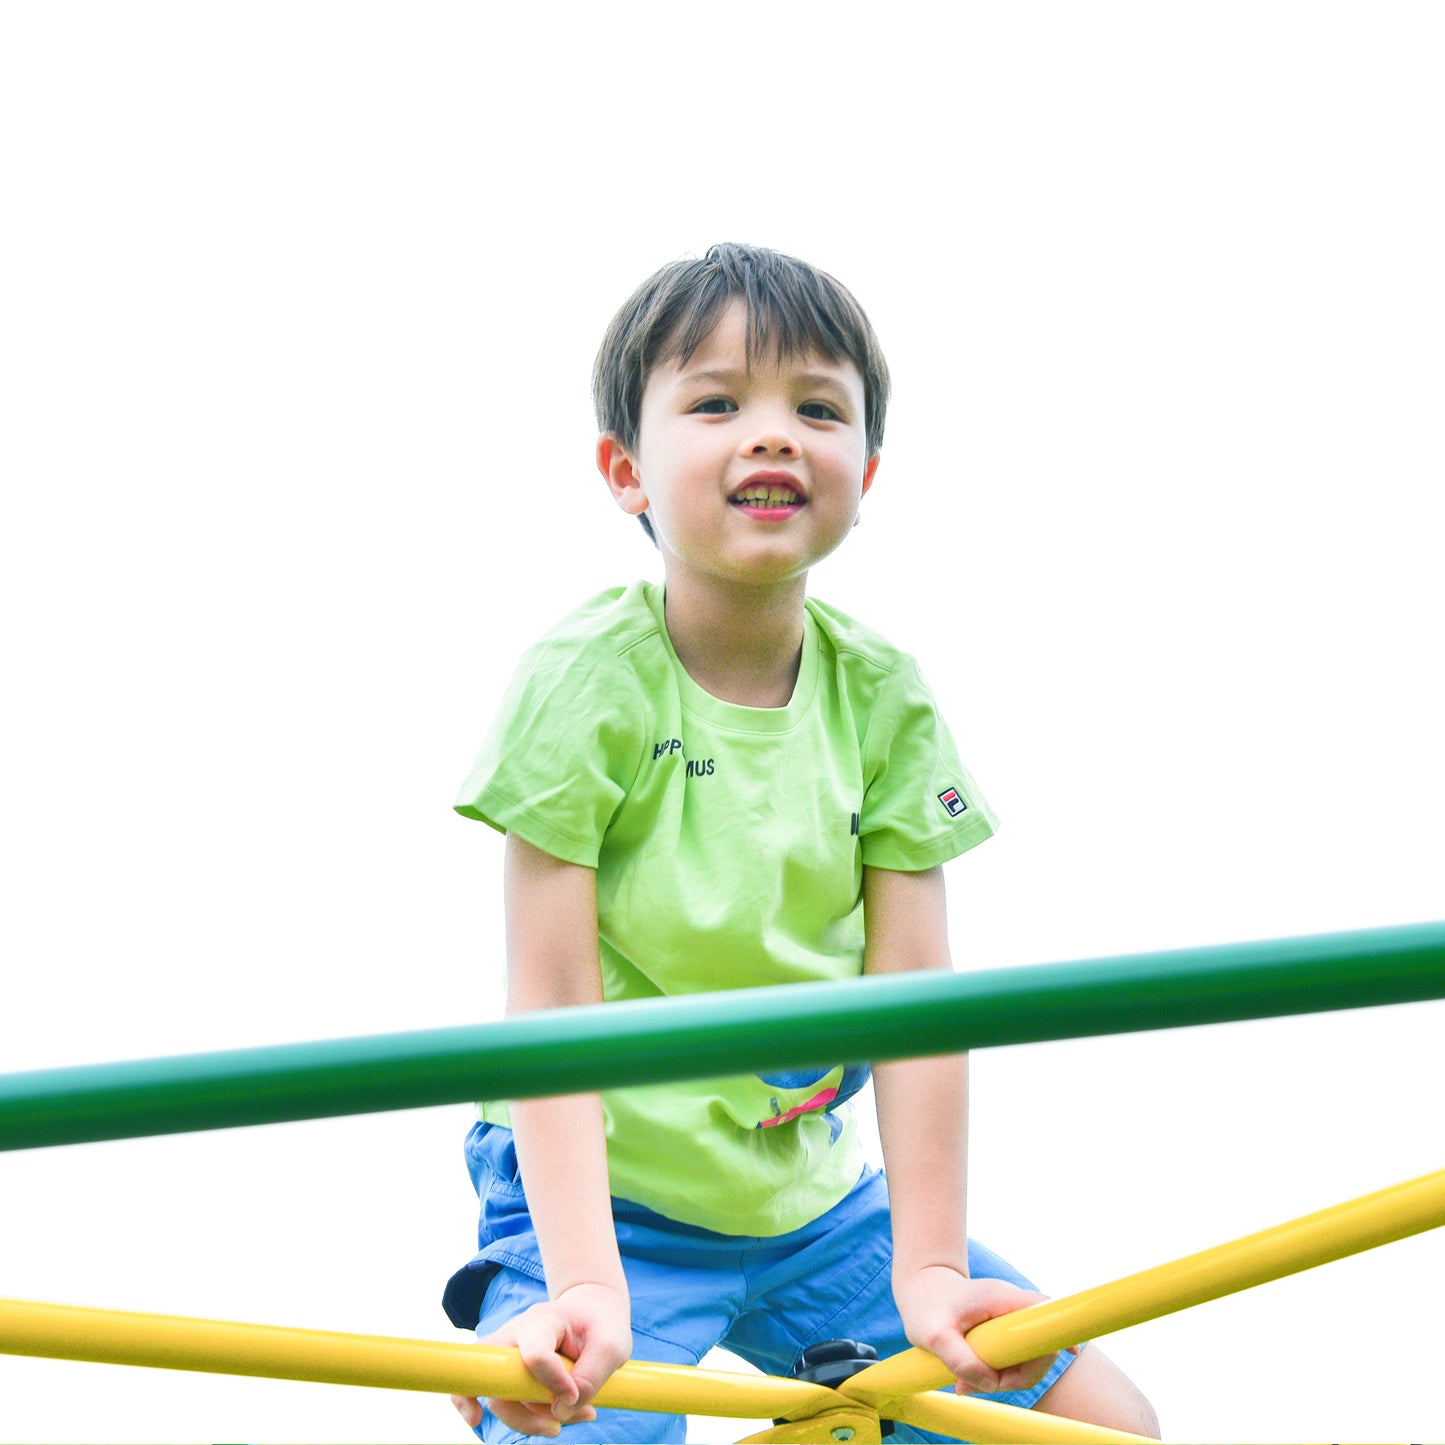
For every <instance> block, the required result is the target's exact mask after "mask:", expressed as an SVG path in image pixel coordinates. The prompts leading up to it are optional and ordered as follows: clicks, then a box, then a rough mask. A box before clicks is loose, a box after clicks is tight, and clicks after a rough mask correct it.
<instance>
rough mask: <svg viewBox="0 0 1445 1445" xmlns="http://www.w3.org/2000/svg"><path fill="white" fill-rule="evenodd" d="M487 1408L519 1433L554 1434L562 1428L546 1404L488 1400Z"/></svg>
mask: <svg viewBox="0 0 1445 1445" xmlns="http://www.w3.org/2000/svg"><path fill="white" fill-rule="evenodd" d="M487 1409H488V1410H490V1411H491V1412H492V1414H494V1415H495V1416H496V1417H497V1419H499V1420H500V1421H501V1422H502V1424H504V1425H506V1426H508V1427H509V1428H510V1429H513V1430H515V1431H516V1432H517V1434H519V1435H548V1436H553V1435H556V1434H557V1432H558V1431H559V1430H560V1429H561V1428H562V1427H561V1425H560V1424H559V1423H558V1421H557V1419H556V1417H555V1416H553V1414H552V1413H551V1411H550V1410H549V1408H548V1407H547V1406H546V1405H532V1404H528V1403H527V1402H526V1401H523V1400H488V1401H487Z"/></svg>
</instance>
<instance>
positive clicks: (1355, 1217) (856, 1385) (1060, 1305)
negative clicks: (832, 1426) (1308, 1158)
mask: <svg viewBox="0 0 1445 1445" xmlns="http://www.w3.org/2000/svg"><path fill="white" fill-rule="evenodd" d="M1442 1224H1445V1170H1440V1171H1439V1172H1437V1173H1434V1174H1425V1175H1422V1176H1421V1177H1420V1178H1419V1179H1411V1180H1407V1181H1406V1182H1405V1183H1403V1184H1395V1185H1392V1186H1391V1187H1390V1188H1388V1189H1381V1190H1378V1191H1376V1192H1375V1193H1373V1194H1363V1195H1361V1196H1360V1197H1359V1198H1358V1199H1350V1200H1347V1201H1346V1202H1345V1203H1343V1204H1336V1205H1332V1206H1331V1207H1330V1208H1329V1209H1322V1210H1320V1211H1318V1212H1317V1213H1315V1214H1307V1215H1304V1216H1303V1217H1302V1218H1300V1219H1293V1220H1290V1221H1289V1222H1288V1223H1286V1224H1277V1225H1275V1226H1273V1227H1272V1228H1270V1229H1264V1230H1261V1231H1260V1232H1259V1233H1257V1234H1248V1235H1245V1236H1244V1237H1243V1238H1242V1239H1236V1240H1233V1241H1231V1242H1230V1243H1228V1244H1221V1245H1216V1246H1215V1247H1214V1248H1213V1249H1206V1250H1201V1251H1200V1252H1199V1253H1198V1254H1190V1255H1186V1256H1185V1257H1184V1258H1183V1259H1177V1260H1174V1261H1172V1262H1171V1263H1169V1264H1161V1265H1157V1266H1155V1267H1154V1268H1153V1269H1146V1270H1143V1271H1141V1272H1140V1273H1138V1274H1131V1275H1127V1276H1126V1277H1125V1278H1123V1279H1119V1280H1115V1281H1113V1283H1111V1284H1101V1285H1097V1286H1095V1287H1094V1288H1093V1289H1087V1290H1084V1291H1082V1292H1081V1293H1079V1294H1074V1295H1069V1296H1067V1297H1066V1298H1064V1299H1057V1300H1049V1301H1048V1302H1047V1303H1045V1304H1039V1305H1031V1306H1030V1307H1029V1308H1028V1309H1023V1310H1018V1311H1016V1312H1015V1313H1013V1314H1010V1315H1000V1316H999V1317H998V1318H997V1319H992V1320H985V1321H984V1322H983V1324H981V1325H977V1326H975V1327H974V1328H973V1329H972V1330H970V1331H969V1333H968V1342H969V1344H970V1345H972V1346H973V1348H974V1350H975V1351H977V1353H978V1356H979V1358H980V1359H982V1360H985V1361H986V1362H987V1363H988V1364H990V1365H992V1366H993V1367H994V1368H995V1369H1002V1368H1003V1367H1004V1366H1006V1365H1017V1364H1019V1363H1021V1362H1022V1361H1024V1360H1031V1359H1033V1358H1034V1357H1035V1356H1036V1355H1048V1354H1053V1353H1054V1352H1055V1351H1056V1350H1062V1349H1066V1348H1067V1347H1068V1346H1069V1345H1074V1344H1078V1343H1079V1342H1080V1341H1081V1340H1091V1339H1094V1338H1096V1337H1097V1336H1099V1335H1106V1334H1109V1333H1111V1332H1112V1331H1114V1330H1122V1329H1127V1328H1128V1327H1129V1326H1130V1325H1138V1324H1143V1323H1144V1321H1145V1320H1152V1319H1158V1318H1159V1316H1161V1315H1167V1314H1172V1313H1173V1312H1174V1311H1176V1310H1182V1309H1188V1308H1189V1307H1190V1306H1191V1305H1197V1304H1203V1303H1205V1301H1207V1300H1212V1299H1220V1298H1221V1297H1223V1296H1224V1295H1227V1294H1235V1293H1237V1292H1238V1291H1240V1290H1244V1289H1249V1288H1251V1287H1252V1286H1254V1285H1257V1284H1266V1283H1268V1281H1270V1280H1272V1279H1281V1278H1283V1277H1284V1276H1285V1275H1287V1274H1297V1273H1298V1272H1299V1271H1300V1270H1303V1269H1311V1268H1313V1267H1314V1266H1315V1265H1318V1264H1328V1263H1329V1262H1330V1261H1331V1260H1335V1259H1344V1258H1345V1257H1346V1256H1347V1255H1351V1254H1359V1253H1361V1252H1362V1251H1364V1250H1367V1249H1374V1248H1375V1247H1376V1246H1377V1245H1381V1244H1389V1243H1391V1242H1392V1241H1394V1240H1397V1239H1405V1238H1407V1237H1408V1236H1410V1235H1412V1234H1420V1233H1423V1232H1424V1231H1425V1230H1427V1229H1435V1228H1437V1227H1438V1226H1440V1225H1442ZM952 1378H953V1377H952V1375H951V1374H950V1373H949V1371H948V1370H947V1368H946V1367H945V1366H943V1365H942V1364H940V1363H939V1361H938V1360H936V1359H935V1358H934V1357H933V1356H932V1355H930V1354H928V1353H927V1351H925V1350H917V1349H914V1350H905V1351H904V1352H903V1353H902V1354H898V1355H894V1356H892V1357H891V1358H889V1359H887V1360H882V1361H880V1362H879V1363H878V1364H876V1365H870V1366H869V1367H868V1369H866V1370H864V1371H862V1372H860V1373H859V1374H857V1375H855V1376H854V1377H853V1378H852V1379H851V1380H849V1381H848V1382H847V1384H846V1386H845V1387H843V1390H842V1393H845V1394H848V1395H850V1396H852V1397H853V1398H854V1399H858V1400H865V1401H867V1402H869V1403H870V1404H871V1403H876V1404H877V1405H878V1406H879V1409H880V1413H882V1414H884V1415H886V1414H887V1413H888V1410H889V1409H890V1408H891V1407H892V1402H893V1401H895V1400H896V1399H898V1398H899V1397H900V1396H904V1397H906V1396H910V1395H913V1394H916V1393H917V1392H918V1391H920V1390H927V1389H935V1388H937V1387H938V1386H940V1385H946V1384H947V1383H948V1382H949V1380H951V1379H952Z"/></svg>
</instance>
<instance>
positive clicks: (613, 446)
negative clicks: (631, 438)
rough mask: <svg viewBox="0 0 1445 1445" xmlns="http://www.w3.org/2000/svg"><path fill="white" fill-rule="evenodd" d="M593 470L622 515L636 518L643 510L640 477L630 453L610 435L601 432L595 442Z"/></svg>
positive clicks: (643, 499)
mask: <svg viewBox="0 0 1445 1445" xmlns="http://www.w3.org/2000/svg"><path fill="white" fill-rule="evenodd" d="M597 470H598V471H599V472H601V473H602V475H603V476H604V477H605V478H606V479H607V490H608V491H610V492H611V493H612V496H613V498H614V499H615V501H616V502H617V505H618V506H619V507H621V508H622V510H623V511H624V512H626V513H628V514H629V515H630V516H633V517H640V516H641V515H642V514H643V513H644V512H645V511H646V510H647V507H648V502H647V494H646V493H645V492H644V491H643V490H642V474H641V472H639V471H638V470H637V463H636V461H635V460H634V459H633V456H632V453H631V452H630V451H628V450H627V448H626V447H625V446H623V445H622V443H621V441H620V440H618V438H617V436H616V435H615V433H613V432H610V431H608V432H603V433H602V435H601V436H600V437H598V438H597Z"/></svg>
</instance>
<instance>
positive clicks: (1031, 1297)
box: [893, 1265, 1079, 1395]
mask: <svg viewBox="0 0 1445 1445" xmlns="http://www.w3.org/2000/svg"><path fill="white" fill-rule="evenodd" d="M893 1296H894V1299H895V1301H896V1302H897V1305H898V1312H899V1314H901V1315H902V1316H903V1328H904V1330H905V1332H906V1333H907V1335H908V1338H909V1340H910V1341H911V1342H912V1343H913V1344H915V1345H917V1346H918V1347H919V1348H920V1349H924V1350H927V1351H928V1352H929V1354H931V1355H937V1356H938V1358H939V1359H940V1360H941V1361H942V1362H943V1363H944V1364H945V1365H946V1366H947V1367H948V1368H949V1369H950V1370H952V1371H953V1376H954V1386H953V1388H954V1390H955V1391H956V1392H957V1393H958V1394H960V1395H972V1394H984V1395H992V1394H995V1393H996V1392H998V1391H1000V1390H1027V1389H1028V1388H1029V1386H1031V1385H1036V1384H1038V1382H1039V1381H1040V1380H1041V1379H1042V1378H1043V1377H1044V1375H1045V1374H1046V1373H1047V1372H1048V1369H1049V1366H1050V1365H1052V1364H1053V1362H1054V1356H1053V1355H1040V1356H1039V1357H1038V1358H1037V1359H1033V1360H1025V1361H1024V1363H1023V1364H1021V1365H1009V1366H1007V1367H1006V1368H1004V1369H1002V1370H995V1369H994V1368H993V1367H992V1366H991V1365H986V1364H984V1362H983V1361H982V1360H981V1359H979V1357H978V1356H977V1355H976V1354H974V1352H973V1351H972V1350H971V1349H970V1348H969V1346H968V1343H967V1342H966V1341H965V1340H964V1336H965V1335H966V1334H967V1333H968V1332H969V1331H970V1330H971V1329H972V1328H973V1327H974V1326H975V1325H978V1324H982V1323H983V1321H984V1320H991V1319H993V1318H994V1316H995V1315H1006V1314H1011V1313H1012V1312H1013V1311H1014V1310H1021V1309H1023V1308H1024V1307H1025V1306H1026V1305H1035V1304H1039V1303H1041V1302H1042V1301H1043V1300H1044V1299H1046V1298H1047V1296H1046V1295H1041V1294H1036V1293H1034V1292H1033V1291H1031V1290H1026V1289H1019V1288H1018V1287H1017V1286H1015V1285H1011V1284H1008V1283H1006V1282H1005V1281H1004V1280H1001V1279H970V1278H969V1276H968V1275H966V1274H960V1273H959V1272H958V1270H956V1269H950V1268H948V1267H946V1266H944V1265H928V1266H926V1267H924V1268H923V1269H919V1270H915V1271H914V1272H913V1273H911V1274H908V1275H905V1276H903V1277H902V1278H899V1279H895V1280H894V1282H893ZM1078 1351H1079V1346H1077V1345H1075V1346H1074V1347H1073V1348H1072V1351H1071V1353H1073V1354H1077V1353H1078Z"/></svg>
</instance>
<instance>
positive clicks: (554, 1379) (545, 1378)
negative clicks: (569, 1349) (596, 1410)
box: [517, 1314, 577, 1410]
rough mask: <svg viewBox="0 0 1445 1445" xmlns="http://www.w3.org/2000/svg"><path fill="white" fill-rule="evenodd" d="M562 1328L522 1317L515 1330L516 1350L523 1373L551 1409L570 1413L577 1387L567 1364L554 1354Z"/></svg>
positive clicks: (537, 1318)
mask: <svg viewBox="0 0 1445 1445" xmlns="http://www.w3.org/2000/svg"><path fill="white" fill-rule="evenodd" d="M563 1333H564V1330H563V1326H562V1325H561V1323H560V1322H559V1321H555V1320H548V1319H546V1318H545V1317H543V1316H541V1315H539V1314H533V1315H530V1316H524V1317H523V1318H522V1320H521V1322H520V1324H519V1325H518V1328H517V1351H518V1353H519V1354H520V1355H521V1356H522V1363H523V1364H524V1365H525V1366H526V1367H527V1373H528V1374H529V1375H531V1377H532V1378H533V1379H534V1380H536V1381H537V1383H538V1384H539V1385H541V1386H542V1388H543V1389H544V1390H546V1391H547V1392H548V1394H550V1395H551V1397H552V1401H551V1403H552V1407H553V1409H554V1410H555V1408H556V1407H557V1406H561V1407H562V1408H564V1409H567V1410H570V1409H572V1408H573V1407H574V1406H575V1405H576V1404H577V1386H576V1385H575V1384H574V1383H573V1381H572V1374H571V1371H570V1370H569V1369H568V1365H567V1361H566V1360H564V1359H563V1358H562V1356H561V1355H560V1354H559V1353H558V1346H559V1345H560V1344H561V1343H562V1334H563Z"/></svg>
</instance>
